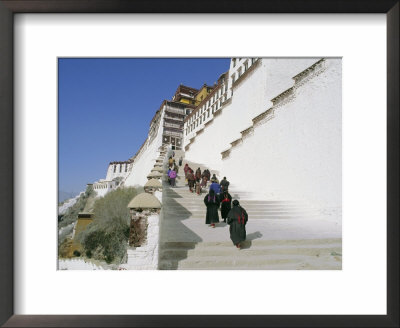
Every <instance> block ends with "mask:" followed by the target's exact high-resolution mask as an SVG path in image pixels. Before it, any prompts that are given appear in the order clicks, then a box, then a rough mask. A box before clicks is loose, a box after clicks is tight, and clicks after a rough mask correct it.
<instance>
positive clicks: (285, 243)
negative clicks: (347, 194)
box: [160, 238, 342, 249]
mask: <svg viewBox="0 0 400 328" xmlns="http://www.w3.org/2000/svg"><path fill="white" fill-rule="evenodd" d="M250 242H251V244H252V246H254V247H256V246H257V247H312V246H318V245H321V244H324V245H341V243H342V240H341V239H340V238H317V239H290V240H288V239H270V240H264V239H261V240H260V239H256V240H246V241H245V242H244V243H250ZM231 246H232V242H231V241H229V242H224V241H215V242H199V243H197V242H180V241H177V242H175V241H173V242H171V241H170V242H162V243H161V244H160V247H162V248H163V249H166V248H173V249H179V248H185V249H188V248H191V249H193V248H210V247H231Z"/></svg>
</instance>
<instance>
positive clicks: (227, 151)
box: [221, 148, 231, 159]
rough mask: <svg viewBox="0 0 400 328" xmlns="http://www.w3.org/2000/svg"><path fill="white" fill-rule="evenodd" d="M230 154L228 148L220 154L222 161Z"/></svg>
mask: <svg viewBox="0 0 400 328" xmlns="http://www.w3.org/2000/svg"><path fill="white" fill-rule="evenodd" d="M230 152H231V149H230V148H229V149H227V150H224V151H223V152H221V155H222V159H224V158H227V157H229V154H230Z"/></svg>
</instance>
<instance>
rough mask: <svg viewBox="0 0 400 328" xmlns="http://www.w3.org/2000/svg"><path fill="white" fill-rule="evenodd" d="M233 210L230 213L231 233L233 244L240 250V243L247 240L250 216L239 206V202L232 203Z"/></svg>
mask: <svg viewBox="0 0 400 328" xmlns="http://www.w3.org/2000/svg"><path fill="white" fill-rule="evenodd" d="M232 205H233V207H232V209H231V210H230V211H229V213H228V224H229V232H230V234H231V240H232V242H233V244H234V245H235V246H236V247H237V248H238V249H240V247H241V245H240V243H241V242H242V241H245V240H246V223H247V220H248V215H247V212H246V210H245V209H244V208H243V207H241V206H240V205H239V201H238V200H236V199H235V200H234V201H233V202H232Z"/></svg>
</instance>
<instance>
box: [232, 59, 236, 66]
mask: <svg viewBox="0 0 400 328" xmlns="http://www.w3.org/2000/svg"><path fill="white" fill-rule="evenodd" d="M235 66H236V58H232V67H235Z"/></svg>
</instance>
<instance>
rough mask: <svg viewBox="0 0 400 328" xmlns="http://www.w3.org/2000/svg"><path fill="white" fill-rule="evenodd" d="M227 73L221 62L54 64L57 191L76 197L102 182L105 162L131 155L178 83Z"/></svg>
mask: <svg viewBox="0 0 400 328" xmlns="http://www.w3.org/2000/svg"><path fill="white" fill-rule="evenodd" d="M228 69H229V59H227V58H215V59H204V58H202V59H195V58H188V59H181V58H180V59H172V58H171V59H153V58H146V59H134V58H115V59H110V58H103V59H102V58H83V59H79V58H61V59H59V61H58V83H59V85H58V145H59V148H58V156H59V163H58V169H59V171H58V172H59V190H62V191H67V192H79V191H82V190H84V189H85V188H86V184H87V183H92V182H94V181H96V180H98V179H102V178H103V179H104V178H105V176H106V170H107V167H108V163H109V162H111V161H121V160H127V159H128V158H129V157H131V156H132V155H134V154H135V153H136V151H137V150H138V149H139V147H140V146H141V145H142V143H143V141H144V140H145V139H146V137H147V133H148V129H149V124H150V121H151V119H152V118H153V116H154V114H155V112H156V111H157V109H158V108H159V107H160V105H161V102H162V101H163V100H164V99H171V98H172V96H173V94H174V93H175V90H176V88H177V87H178V85H179V84H180V83H182V84H185V85H188V86H191V87H194V88H199V87H200V86H201V85H203V83H207V84H209V85H211V84H213V83H214V82H216V81H217V79H218V77H219V75H220V74H221V73H223V72H225V71H227V70H228Z"/></svg>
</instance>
